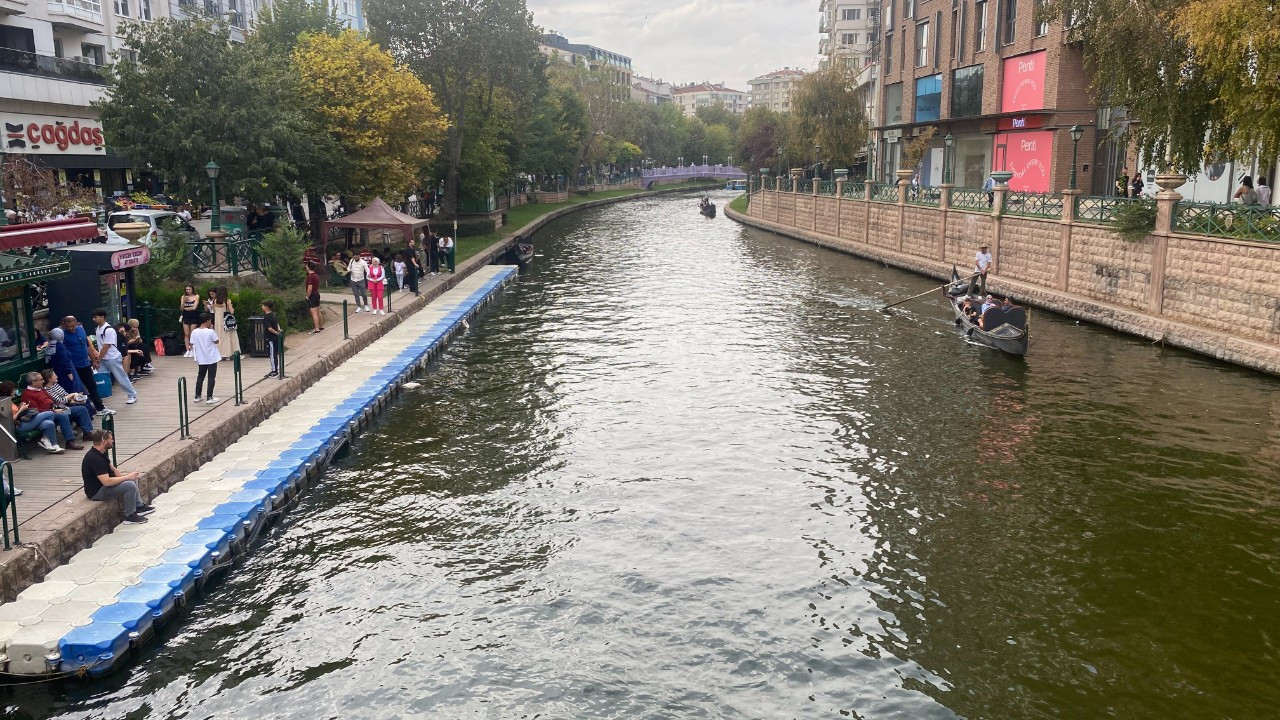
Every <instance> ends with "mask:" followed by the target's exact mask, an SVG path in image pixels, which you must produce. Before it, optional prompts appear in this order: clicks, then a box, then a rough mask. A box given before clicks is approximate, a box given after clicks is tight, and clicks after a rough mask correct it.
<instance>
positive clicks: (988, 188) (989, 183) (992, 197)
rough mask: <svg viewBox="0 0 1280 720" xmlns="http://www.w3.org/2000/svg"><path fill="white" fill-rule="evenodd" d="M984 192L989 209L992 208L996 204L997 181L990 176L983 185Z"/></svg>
mask: <svg viewBox="0 0 1280 720" xmlns="http://www.w3.org/2000/svg"><path fill="white" fill-rule="evenodd" d="M982 192H984V193H986V194H987V207H991V206H992V205H994V204H995V202H996V179H995V178H994V177H992V176H990V175H988V176H987V180H986V182H984V183H982Z"/></svg>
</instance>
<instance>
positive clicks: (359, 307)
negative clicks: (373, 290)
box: [347, 250, 369, 312]
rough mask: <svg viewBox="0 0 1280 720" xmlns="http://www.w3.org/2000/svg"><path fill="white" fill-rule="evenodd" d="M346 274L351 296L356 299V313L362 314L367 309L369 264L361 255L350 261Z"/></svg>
mask: <svg viewBox="0 0 1280 720" xmlns="http://www.w3.org/2000/svg"><path fill="white" fill-rule="evenodd" d="M365 252H368V251H367V250H366V251H365ZM347 272H348V273H349V274H350V278H351V294H352V295H353V296H354V297H355V299H356V312H364V311H366V310H368V309H369V279H368V274H369V263H368V262H367V261H366V260H365V259H364V254H363V253H362V254H360V255H357V256H355V257H354V258H352V259H351V262H350V263H348V264H347Z"/></svg>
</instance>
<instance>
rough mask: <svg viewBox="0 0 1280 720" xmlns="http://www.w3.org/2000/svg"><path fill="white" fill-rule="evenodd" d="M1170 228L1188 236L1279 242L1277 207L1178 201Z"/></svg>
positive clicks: (1279, 227) (1279, 222)
mask: <svg viewBox="0 0 1280 720" xmlns="http://www.w3.org/2000/svg"><path fill="white" fill-rule="evenodd" d="M1173 229H1174V230H1175V231H1176V232H1181V233H1187V234H1188V235H1212V236H1214V237H1226V238H1236V239H1238V240H1258V241H1261V242H1280V207H1271V206H1267V205H1234V204H1233V205H1222V204H1219V203H1199V202H1181V201H1180V202H1179V203H1178V204H1177V206H1175V207H1174V211H1173Z"/></svg>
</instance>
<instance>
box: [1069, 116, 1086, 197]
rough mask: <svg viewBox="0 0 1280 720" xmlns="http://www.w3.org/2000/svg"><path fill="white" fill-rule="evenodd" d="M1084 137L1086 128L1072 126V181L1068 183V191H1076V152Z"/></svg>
mask: <svg viewBox="0 0 1280 720" xmlns="http://www.w3.org/2000/svg"><path fill="white" fill-rule="evenodd" d="M1083 136H1084V128H1082V127H1080V126H1079V125H1072V126H1071V180H1070V182H1068V183H1067V189H1068V190H1075V189H1076V150H1077V149H1078V146H1079V145H1080V138H1081V137H1083Z"/></svg>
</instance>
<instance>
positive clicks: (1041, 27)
mask: <svg viewBox="0 0 1280 720" xmlns="http://www.w3.org/2000/svg"><path fill="white" fill-rule="evenodd" d="M1035 13H1036V16H1035V21H1036V37H1044V36H1045V35H1048V34H1049V20H1048V18H1046V17H1045V16H1044V0H1036V9H1035Z"/></svg>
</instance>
